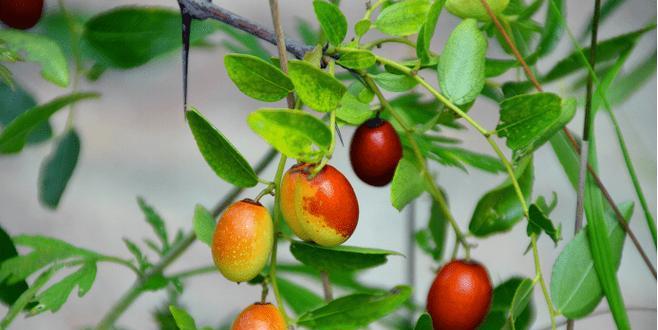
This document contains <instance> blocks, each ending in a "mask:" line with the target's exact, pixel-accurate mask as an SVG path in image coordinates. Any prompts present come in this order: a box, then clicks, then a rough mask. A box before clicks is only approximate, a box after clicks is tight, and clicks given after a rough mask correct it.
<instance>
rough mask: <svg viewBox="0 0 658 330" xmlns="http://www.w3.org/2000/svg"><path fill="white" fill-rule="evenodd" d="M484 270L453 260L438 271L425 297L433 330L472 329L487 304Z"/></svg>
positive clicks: (488, 290)
mask: <svg viewBox="0 0 658 330" xmlns="http://www.w3.org/2000/svg"><path fill="white" fill-rule="evenodd" d="M491 292H492V291H491V281H490V280H489V275H488V274H487V270H486V269H484V267H483V266H482V265H480V264H479V263H477V262H474V261H464V260H454V261H451V262H449V263H447V264H446V265H444V266H443V267H441V269H440V270H439V273H438V274H437V275H436V278H435V279H434V283H432V287H431V288H430V292H429V294H428V295H427V312H428V313H429V314H430V315H431V316H432V322H433V323H434V329H452V330H460V329H464V330H466V329H469V330H470V329H475V328H476V327H477V326H478V325H479V324H480V323H481V322H482V320H484V317H485V316H486V315H487V311H488V310H489V305H490V304H491Z"/></svg>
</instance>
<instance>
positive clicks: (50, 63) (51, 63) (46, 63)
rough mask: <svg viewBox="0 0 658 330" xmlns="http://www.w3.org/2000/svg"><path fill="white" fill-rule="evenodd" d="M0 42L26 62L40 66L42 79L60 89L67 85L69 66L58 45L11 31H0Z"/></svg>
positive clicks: (40, 37) (25, 33) (42, 37)
mask: <svg viewBox="0 0 658 330" xmlns="http://www.w3.org/2000/svg"><path fill="white" fill-rule="evenodd" d="M0 40H3V41H4V42H5V45H6V47H7V48H8V49H9V50H10V51H13V52H16V53H19V54H21V55H23V56H22V58H24V59H25V60H27V61H30V62H36V63H39V65H41V75H42V76H43V78H44V79H46V80H48V81H50V82H52V83H53V84H56V85H58V86H61V87H66V86H68V85H69V66H68V62H67V61H66V57H64V53H62V49H61V48H59V45H57V43H56V42H55V41H53V40H51V39H50V38H47V37H44V36H40V35H37V34H34V33H29V32H23V31H18V30H13V29H3V30H0Z"/></svg>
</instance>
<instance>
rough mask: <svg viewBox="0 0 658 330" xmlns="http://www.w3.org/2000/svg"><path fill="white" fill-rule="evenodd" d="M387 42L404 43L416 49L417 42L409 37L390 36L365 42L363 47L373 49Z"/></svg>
mask: <svg viewBox="0 0 658 330" xmlns="http://www.w3.org/2000/svg"><path fill="white" fill-rule="evenodd" d="M386 43H398V44H404V45H407V46H409V47H411V48H414V49H416V43H414V42H413V41H411V40H409V39H407V38H400V37H390V38H381V39H377V40H374V41H371V42H369V43H367V44H364V45H363V46H362V48H364V49H373V48H375V47H379V46H381V45H383V44H386Z"/></svg>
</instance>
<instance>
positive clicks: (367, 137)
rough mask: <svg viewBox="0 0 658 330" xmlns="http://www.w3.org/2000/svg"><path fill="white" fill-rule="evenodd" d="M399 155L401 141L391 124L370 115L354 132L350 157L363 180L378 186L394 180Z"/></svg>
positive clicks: (357, 173)
mask: <svg viewBox="0 0 658 330" xmlns="http://www.w3.org/2000/svg"><path fill="white" fill-rule="evenodd" d="M400 158H402V143H400V137H399V136H398V133H396V132H395V129H394V128H393V126H392V125H391V123H389V122H387V121H385V120H383V119H380V118H373V119H370V120H368V121H366V122H365V123H363V124H361V126H359V128H357V129H356V132H354V137H352V144H351V145H350V160H351V161H352V168H353V169H354V172H355V173H356V175H357V176H358V177H359V179H361V180H363V182H365V183H367V184H369V185H373V186H377V187H380V186H385V185H387V184H388V183H389V182H391V179H393V174H395V168H396V167H397V166H398V162H399V161H400Z"/></svg>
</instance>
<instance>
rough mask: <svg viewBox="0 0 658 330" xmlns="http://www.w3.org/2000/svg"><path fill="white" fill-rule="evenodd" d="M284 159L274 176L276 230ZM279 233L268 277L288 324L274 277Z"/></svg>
mask: <svg viewBox="0 0 658 330" xmlns="http://www.w3.org/2000/svg"><path fill="white" fill-rule="evenodd" d="M286 160H288V157H286V156H285V155H283V154H282V155H281V158H279V165H278V166H277V170H276V174H275V177H274V185H275V188H274V189H275V190H274V219H273V221H274V228H275V230H278V228H279V222H280V221H281V210H280V205H281V189H280V188H281V179H282V178H283V171H284V170H285V166H286ZM278 240H279V234H278V232H275V234H274V242H273V243H272V244H273V245H272V255H271V258H270V271H269V273H268V278H269V280H270V284H271V286H272V291H273V292H274V298H275V299H276V304H277V305H278V306H279V311H280V312H281V315H283V318H284V319H285V320H286V324H290V318H289V317H288V314H287V313H286V307H285V306H284V305H283V299H281V293H280V292H279V285H278V284H277V279H276V257H277V246H278Z"/></svg>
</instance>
